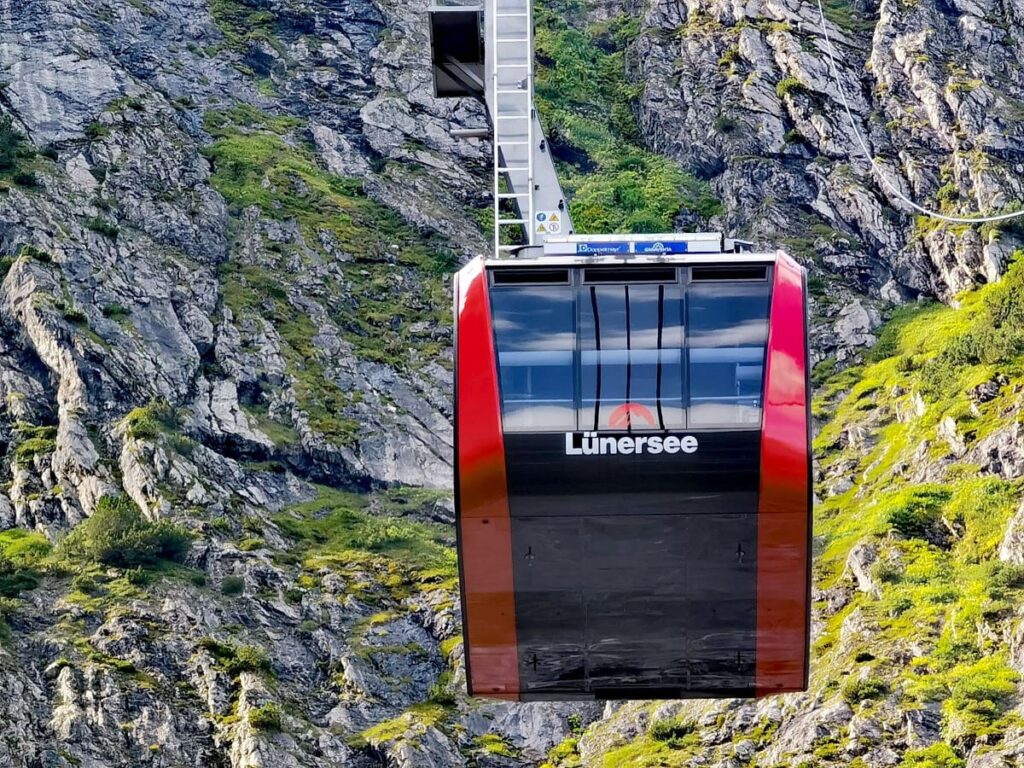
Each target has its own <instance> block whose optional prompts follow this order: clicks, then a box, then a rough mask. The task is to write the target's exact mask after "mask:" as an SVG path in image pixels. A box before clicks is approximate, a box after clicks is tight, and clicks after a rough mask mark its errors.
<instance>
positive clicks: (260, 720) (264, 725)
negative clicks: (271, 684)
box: [249, 702, 281, 733]
mask: <svg viewBox="0 0 1024 768" xmlns="http://www.w3.org/2000/svg"><path fill="white" fill-rule="evenodd" d="M249 725H251V726H252V727H253V728H254V729H255V730H257V731H264V732H267V733H275V732H277V731H280V730H281V707H279V706H278V705H277V704H275V703H273V702H270V703H268V704H264V705H263V706H260V707H254V708H253V709H251V710H249Z"/></svg>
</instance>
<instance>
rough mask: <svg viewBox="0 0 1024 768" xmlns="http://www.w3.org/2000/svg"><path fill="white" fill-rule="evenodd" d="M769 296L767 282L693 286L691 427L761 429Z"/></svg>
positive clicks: (690, 302)
mask: <svg viewBox="0 0 1024 768" xmlns="http://www.w3.org/2000/svg"><path fill="white" fill-rule="evenodd" d="M770 291H771V288H770V284H769V282H768V281H767V280H760V281H731V282H730V281H722V282H715V281H708V282H703V281H702V282H694V283H691V284H690V286H689V290H688V292H687V319H688V328H687V331H688V334H689V335H688V339H687V341H688V347H689V349H688V353H687V354H688V358H689V379H690V392H689V395H690V403H689V405H690V408H689V415H690V425H691V426H694V427H701V426H708V427H714V426H743V425H745V426H758V425H760V423H761V388H762V379H763V372H764V356H765V347H766V344H767V340H768V313H769V300H770Z"/></svg>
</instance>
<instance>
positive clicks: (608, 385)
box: [579, 284, 686, 430]
mask: <svg viewBox="0 0 1024 768" xmlns="http://www.w3.org/2000/svg"><path fill="white" fill-rule="evenodd" d="M579 312H580V324H579V333H580V350H581V355H580V363H581V367H580V385H581V386H580V392H581V401H580V418H579V428H580V429H598V430H626V429H630V430H660V429H674V428H679V427H683V426H685V423H686V416H685V411H684V404H683V367H682V346H683V332H682V324H681V321H682V294H681V291H680V288H679V286H678V285H672V284H669V285H590V286H584V287H583V288H582V290H581V292H580V296H579Z"/></svg>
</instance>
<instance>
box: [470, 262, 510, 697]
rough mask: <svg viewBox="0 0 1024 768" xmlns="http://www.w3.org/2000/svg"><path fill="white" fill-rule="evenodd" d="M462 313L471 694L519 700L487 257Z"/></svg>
mask: <svg viewBox="0 0 1024 768" xmlns="http://www.w3.org/2000/svg"><path fill="white" fill-rule="evenodd" d="M458 286H459V295H458V296H457V297H456V306H455V311H456V315H457V323H458V341H457V346H458V349H457V350H456V359H457V361H458V365H457V368H456V387H457V388H458V389H457V392H458V402H457V404H456V408H457V410H456V441H457V442H456V445H457V451H458V456H457V459H458V484H459V495H458V499H459V505H458V513H457V515H458V522H457V524H458V526H459V549H460V552H459V554H460V557H461V567H462V589H463V608H464V615H463V622H464V632H465V638H466V652H467V654H468V655H467V659H468V662H469V663H468V667H467V669H468V677H469V692H470V694H471V695H476V696H492V697H496V698H506V699H516V698H518V695H519V653H518V649H517V647H516V615H515V594H514V586H513V580H512V529H511V520H510V517H509V507H508V481H507V478H506V475H505V442H504V437H503V435H502V429H501V406H500V400H499V396H498V374H497V358H496V352H495V348H494V333H493V330H492V327H491V313H490V306H489V302H488V297H487V279H486V274H485V272H484V268H483V262H482V261H481V260H480V259H475V260H474V261H472V262H470V263H469V264H467V265H466V266H465V267H464V268H463V269H462V271H461V272H460V273H459V278H458Z"/></svg>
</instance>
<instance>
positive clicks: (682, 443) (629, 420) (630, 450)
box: [565, 403, 698, 456]
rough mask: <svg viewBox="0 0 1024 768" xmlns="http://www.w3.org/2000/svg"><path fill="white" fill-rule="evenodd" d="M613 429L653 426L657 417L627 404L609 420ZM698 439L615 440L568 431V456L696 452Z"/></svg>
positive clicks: (596, 434)
mask: <svg viewBox="0 0 1024 768" xmlns="http://www.w3.org/2000/svg"><path fill="white" fill-rule="evenodd" d="M608 426H609V428H611V429H629V428H630V427H632V426H637V427H641V426H646V427H654V426H656V422H655V419H654V414H653V413H651V410H650V409H649V408H647V407H646V406H644V405H640V404H638V403H624V404H623V405H620V406H619V407H618V408H616V409H615V410H614V411H612V412H611V415H610V416H609V417H608ZM697 447H698V444H697V438H696V437H694V436H693V435H637V436H635V437H633V436H624V437H613V436H611V435H604V436H602V435H600V434H599V433H597V432H566V433H565V455H566V456H607V455H609V454H622V455H624V456H635V455H639V454H651V455H652V456H656V455H658V454H661V453H696V452H697Z"/></svg>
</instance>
